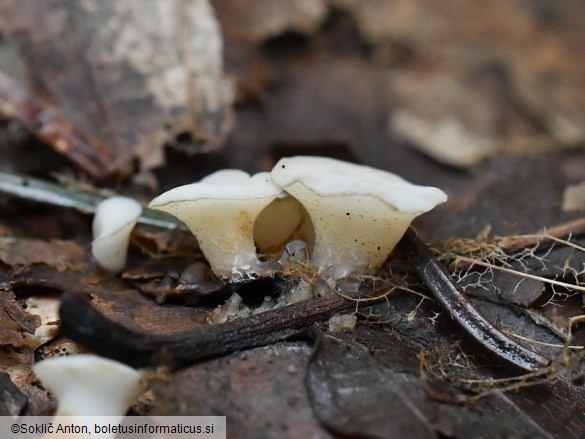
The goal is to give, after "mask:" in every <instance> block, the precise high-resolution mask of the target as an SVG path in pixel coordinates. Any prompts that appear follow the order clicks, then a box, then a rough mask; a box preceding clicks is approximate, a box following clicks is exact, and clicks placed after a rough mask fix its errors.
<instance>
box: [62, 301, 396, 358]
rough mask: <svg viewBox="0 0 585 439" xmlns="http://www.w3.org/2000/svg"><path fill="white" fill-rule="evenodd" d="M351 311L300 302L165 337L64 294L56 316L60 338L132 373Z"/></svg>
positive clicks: (341, 305) (252, 343)
mask: <svg viewBox="0 0 585 439" xmlns="http://www.w3.org/2000/svg"><path fill="white" fill-rule="evenodd" d="M381 300H384V299H383V298H382V299H381ZM355 307H356V303H355V302H352V301H349V300H345V299H342V298H340V297H337V296H333V297H326V298H320V299H313V300H305V301H302V302H299V303H295V304H292V305H288V306H286V307H284V308H279V309H276V310H272V311H267V312H264V313H261V314H257V315H253V316H251V317H247V318H242V319H238V320H234V321H231V322H227V323H221V324H217V325H206V326H202V327H201V328H198V329H195V330H193V331H189V332H185V333H181V334H176V335H165V336H159V335H150V334H146V333H141V332H137V331H133V330H130V329H128V328H126V327H124V326H122V325H120V324H118V323H116V322H113V321H111V320H109V319H108V318H106V317H104V316H103V315H102V314H100V313H99V312H98V311H97V310H96V309H95V308H94V307H93V306H92V305H91V303H90V301H89V300H88V299H86V298H84V297H83V296H81V295H76V294H68V293H66V294H64V295H63V299H62V302H61V308H60V310H59V312H60V317H61V332H62V334H63V335H65V336H67V337H69V338H71V339H72V340H73V341H75V342H77V343H79V344H81V345H82V346H84V347H86V348H87V349H89V350H90V351H93V352H95V353H97V354H99V355H102V356H104V357H109V358H113V359H115V360H118V361H121V362H123V363H126V364H129V365H131V366H134V367H144V366H155V365H167V366H174V367H178V366H182V365H186V364H190V363H194V362H197V361H201V360H204V359H207V358H211V357H217V356H220V355H225V354H228V353H230V352H234V351H237V350H243V349H250V348H253V347H258V346H265V345H267V344H270V343H274V342H276V341H279V340H284V339H286V338H288V337H290V336H292V335H293V334H295V332H297V331H298V330H300V329H304V328H307V327H310V326H311V325H313V324H314V323H316V322H319V321H324V320H326V319H328V318H329V317H331V316H333V315H334V314H337V313H340V312H346V311H350V310H352V309H355Z"/></svg>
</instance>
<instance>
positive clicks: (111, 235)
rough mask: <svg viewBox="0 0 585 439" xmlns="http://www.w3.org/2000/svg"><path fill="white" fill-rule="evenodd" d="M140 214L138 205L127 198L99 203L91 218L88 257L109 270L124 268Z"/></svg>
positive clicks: (140, 209)
mask: <svg viewBox="0 0 585 439" xmlns="http://www.w3.org/2000/svg"><path fill="white" fill-rule="evenodd" d="M141 213H142V206H140V204H139V203H138V202H137V201H136V200H134V199H132V198H127V197H111V198H107V199H105V200H104V201H102V202H100V203H99V204H98V205H97V207H96V211H95V216H94V219H93V237H94V239H93V242H92V243H91V248H92V254H93V256H94V257H95V259H96V260H97V261H98V263H99V264H100V265H101V266H102V267H103V268H105V269H106V270H110V271H118V270H120V269H122V268H123V267H124V264H125V263H126V256H127V253H128V241H129V240H130V233H131V232H132V229H133V228H134V226H135V225H136V222H137V221H138V218H139V217H140V215H141Z"/></svg>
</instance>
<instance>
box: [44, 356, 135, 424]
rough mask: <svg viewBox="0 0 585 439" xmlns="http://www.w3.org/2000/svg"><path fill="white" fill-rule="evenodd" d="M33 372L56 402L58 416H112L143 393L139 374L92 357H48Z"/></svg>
mask: <svg viewBox="0 0 585 439" xmlns="http://www.w3.org/2000/svg"><path fill="white" fill-rule="evenodd" d="M33 371H34V373H35V374H36V375H37V377H38V378H39V379H40V380H41V381H42V383H43V384H44V385H45V387H46V388H47V389H49V390H50V391H51V393H53V394H54V395H55V397H56V398H57V400H58V403H59V405H58V409H57V415H58V416H82V415H83V416H116V415H123V414H124V413H126V411H127V410H128V408H129V407H130V406H131V405H132V404H133V403H134V401H135V400H136V398H138V396H140V394H141V393H143V392H144V390H145V385H144V380H143V375H142V373H141V372H140V371H138V370H136V369H133V368H131V367H129V366H126V365H125V364H122V363H119V362H117V361H113V360H110V359H107V358H101V357H97V356H95V355H74V356H67V357H58V358H51V359H48V360H44V361H41V362H39V363H37V364H35V365H34V366H33Z"/></svg>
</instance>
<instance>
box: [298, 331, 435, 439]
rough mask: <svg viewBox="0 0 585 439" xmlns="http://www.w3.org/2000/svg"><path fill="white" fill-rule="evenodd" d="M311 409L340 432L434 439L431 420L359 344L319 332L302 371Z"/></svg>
mask: <svg viewBox="0 0 585 439" xmlns="http://www.w3.org/2000/svg"><path fill="white" fill-rule="evenodd" d="M307 386H308V389H309V392H310V395H311V403H312V405H313V410H314V411H315V414H316V415H317V417H318V418H319V420H320V421H321V422H323V423H324V424H325V425H326V426H327V427H328V428H330V429H332V430H334V431H336V432H337V433H340V434H343V435H348V436H351V435H359V436H363V437H377V438H410V437H417V438H431V437H435V434H434V428H433V425H432V423H431V420H430V419H428V418H427V417H426V416H425V415H424V414H423V413H422V412H421V410H420V408H419V407H417V406H416V405H415V403H413V401H412V400H411V395H409V394H407V393H406V392H405V391H404V389H402V388H401V387H400V384H399V382H398V381H397V379H396V377H395V376H393V375H392V374H391V373H385V372H384V371H383V370H382V369H381V368H380V367H379V365H377V364H376V362H375V360H374V359H373V358H372V356H371V354H370V353H369V352H368V351H367V349H366V348H364V347H363V346H360V345H357V344H354V343H351V342H348V341H347V340H345V341H344V340H341V339H339V338H335V337H334V336H323V337H322V339H321V340H319V341H318V344H317V347H316V352H315V353H314V355H313V356H312V358H311V360H310V364H309V368H308V371H307Z"/></svg>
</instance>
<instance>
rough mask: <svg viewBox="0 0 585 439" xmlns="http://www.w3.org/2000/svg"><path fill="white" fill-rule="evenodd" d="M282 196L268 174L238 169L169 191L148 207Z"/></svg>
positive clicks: (217, 173) (280, 190)
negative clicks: (253, 173)
mask: <svg viewBox="0 0 585 439" xmlns="http://www.w3.org/2000/svg"><path fill="white" fill-rule="evenodd" d="M281 194H282V189H281V188H280V187H278V186H276V185H275V184H274V183H272V179H271V178H270V173H268V172H260V173H258V174H255V175H252V176H250V174H248V173H247V172H244V171H240V170H238V169H224V170H221V171H217V172H214V173H213V174H210V175H208V176H207V177H205V178H203V179H202V180H201V181H199V182H196V183H191V184H186V185H184V186H179V187H176V188H174V189H171V190H169V191H167V192H165V193H164V194H161V195H159V196H158V197H156V198H155V199H154V200H152V201H151V202H150V204H149V207H152V208H155V209H156V208H157V207H160V206H163V205H165V204H169V203H176V202H178V201H197V200H201V199H215V200H249V199H262V198H273V197H276V196H279V195H281Z"/></svg>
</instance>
